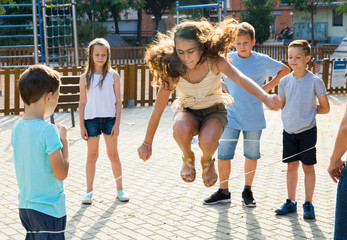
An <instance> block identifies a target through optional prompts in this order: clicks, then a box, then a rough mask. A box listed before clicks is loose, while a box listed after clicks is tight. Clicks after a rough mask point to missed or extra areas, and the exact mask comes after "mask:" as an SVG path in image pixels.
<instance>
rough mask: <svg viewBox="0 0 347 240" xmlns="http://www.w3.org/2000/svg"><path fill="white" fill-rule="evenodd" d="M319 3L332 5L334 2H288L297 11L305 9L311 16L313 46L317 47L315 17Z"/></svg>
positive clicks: (302, 0)
mask: <svg viewBox="0 0 347 240" xmlns="http://www.w3.org/2000/svg"><path fill="white" fill-rule="evenodd" d="M319 2H327V3H330V2H332V0H288V5H293V6H294V7H295V8H296V9H300V8H304V10H305V11H308V12H310V14H311V26H312V28H311V45H312V46H315V45H316V41H315V40H314V19H313V15H314V13H315V11H316V9H317V5H318V3H319Z"/></svg>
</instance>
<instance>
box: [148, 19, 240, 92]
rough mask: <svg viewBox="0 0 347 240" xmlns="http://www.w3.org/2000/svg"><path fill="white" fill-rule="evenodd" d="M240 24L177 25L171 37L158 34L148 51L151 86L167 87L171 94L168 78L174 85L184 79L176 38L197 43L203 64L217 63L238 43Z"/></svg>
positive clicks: (190, 23) (205, 22)
mask: <svg viewBox="0 0 347 240" xmlns="http://www.w3.org/2000/svg"><path fill="white" fill-rule="evenodd" d="M236 28H237V21H236V20H234V19H232V18H227V19H225V20H224V21H223V22H221V23H219V24H218V25H216V26H213V25H212V24H211V23H210V22H208V21H207V20H202V21H199V22H195V21H186V22H183V23H180V24H178V25H177V26H176V27H175V28H174V29H173V30H172V32H170V33H169V34H160V33H159V34H158V35H157V40H156V41H155V42H154V43H153V44H152V45H150V46H149V48H148V49H147V51H146V57H145V59H146V62H147V64H148V66H149V69H150V71H151V73H152V74H153V76H154V78H155V80H153V82H152V85H161V84H163V85H164V88H166V89H170V90H172V84H170V82H169V80H167V78H166V77H170V78H171V79H172V81H173V85H176V84H177V83H178V80H179V77H180V76H182V75H184V73H185V72H186V67H185V66H184V65H183V63H182V62H181V61H180V59H179V58H178V56H177V53H176V49H175V40H176V39H177V38H182V39H187V40H194V41H195V42H196V43H197V45H198V47H199V51H201V61H202V62H203V61H206V59H207V58H210V59H215V58H217V57H218V56H219V55H220V54H226V53H227V52H229V47H231V46H232V43H233V41H234V39H235V33H236Z"/></svg>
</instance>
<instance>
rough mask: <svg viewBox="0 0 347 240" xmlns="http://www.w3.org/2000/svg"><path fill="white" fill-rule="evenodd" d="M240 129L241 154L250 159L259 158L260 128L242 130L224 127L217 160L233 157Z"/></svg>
mask: <svg viewBox="0 0 347 240" xmlns="http://www.w3.org/2000/svg"><path fill="white" fill-rule="evenodd" d="M241 131H242V133H243V156H244V157H246V158H248V159H251V160H258V159H259V158H260V136H261V133H262V130H259V131H244V130H239V129H235V128H231V127H226V128H225V129H224V132H223V135H222V137H221V139H220V140H219V146H218V160H232V159H233V158H234V154H235V149H236V145H237V142H238V139H239V136H240V132H241ZM223 140H224V141H223Z"/></svg>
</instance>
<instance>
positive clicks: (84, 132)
mask: <svg viewBox="0 0 347 240" xmlns="http://www.w3.org/2000/svg"><path fill="white" fill-rule="evenodd" d="M81 137H82V139H83V140H85V141H88V132H87V129H86V127H81Z"/></svg>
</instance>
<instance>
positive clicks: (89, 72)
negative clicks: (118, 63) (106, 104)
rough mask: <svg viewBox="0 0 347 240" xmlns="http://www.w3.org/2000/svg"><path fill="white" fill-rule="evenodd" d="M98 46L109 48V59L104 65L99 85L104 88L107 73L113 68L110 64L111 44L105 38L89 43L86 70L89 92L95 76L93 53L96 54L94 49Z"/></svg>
mask: <svg viewBox="0 0 347 240" xmlns="http://www.w3.org/2000/svg"><path fill="white" fill-rule="evenodd" d="M96 45H100V46H104V47H106V48H107V59H106V62H105V64H104V66H103V68H102V79H101V80H100V82H99V83H98V85H100V87H102V84H103V82H104V80H105V77H106V75H107V72H108V70H109V69H110V68H111V63H110V55H111V48H110V44H109V43H108V42H107V41H106V40H105V39H103V38H95V39H94V40H93V41H91V42H90V43H89V45H88V48H87V59H88V63H87V70H86V83H87V84H86V85H87V86H86V87H87V90H88V89H89V87H90V83H91V81H92V77H93V74H94V73H95V64H94V60H93V52H94V47H95V46H96Z"/></svg>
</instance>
